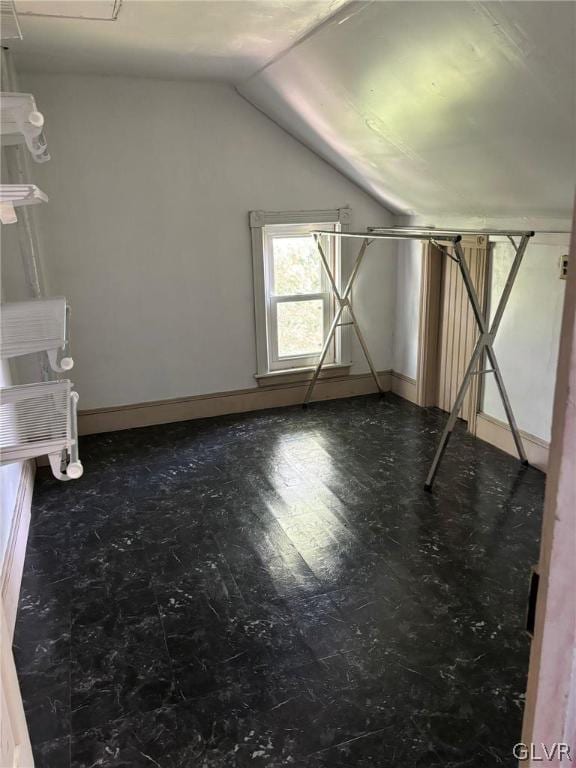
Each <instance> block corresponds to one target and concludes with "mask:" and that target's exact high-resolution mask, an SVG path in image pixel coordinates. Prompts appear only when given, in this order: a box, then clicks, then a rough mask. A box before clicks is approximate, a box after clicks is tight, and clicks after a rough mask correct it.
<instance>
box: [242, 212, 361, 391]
mask: <svg viewBox="0 0 576 768" xmlns="http://www.w3.org/2000/svg"><path fill="white" fill-rule="evenodd" d="M350 218H351V211H350V209H349V208H340V209H335V210H328V211H298V212H290V211H275V212H265V211H252V212H251V213H250V227H251V230H252V258H253V270H254V308H255V325H256V357H257V373H256V377H257V378H259V377H266V376H273V375H278V374H281V373H285V372H291V373H297V372H298V371H309V370H310V369H311V368H313V367H314V366H315V365H316V364H317V362H318V354H312V355H310V354H303V355H296V356H294V357H284V358H281V357H279V355H278V349H277V336H276V333H273V332H272V328H276V327H277V326H276V317H277V307H278V304H279V303H282V302H286V301H288V302H293V301H307V300H311V299H321V300H322V301H324V306H325V309H324V328H325V330H326V332H327V330H328V326H329V324H330V322H331V321H332V318H333V316H334V311H335V302H334V296H333V294H332V291H331V289H330V284H329V281H328V277H327V275H326V274H325V270H324V269H323V270H322V291H321V292H319V293H314V294H296V295H287V296H275V295H274V294H273V291H272V286H273V277H274V276H273V265H272V258H271V247H270V246H271V243H272V238H273V237H274V236H278V235H282V234H286V235H288V234H290V235H298V234H308V233H310V232H311V231H312V230H314V229H318V228H324V229H333V228H334V229H336V230H340V231H347V230H348V229H349V224H350ZM325 243H326V250H325V253H326V255H327V258H328V260H329V263H330V265H331V268H332V269H333V270H334V274H335V278H336V283H337V285H338V286H339V287H340V285H341V282H342V276H341V272H342V254H341V248H340V244H341V240H340V238H326V240H325ZM328 355H329V357H328V360H327V363H326V367H327V368H330V367H339V366H349V365H350V337H349V333H348V332H347V329H346V328H338V329H337V332H336V334H335V341H334V344H333V347H332V349H331V350H329V353H328Z"/></svg>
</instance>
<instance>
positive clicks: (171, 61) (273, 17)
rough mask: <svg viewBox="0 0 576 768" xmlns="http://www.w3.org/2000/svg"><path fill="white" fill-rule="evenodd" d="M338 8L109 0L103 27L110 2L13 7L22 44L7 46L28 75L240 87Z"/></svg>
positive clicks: (32, 1) (280, 0)
mask: <svg viewBox="0 0 576 768" xmlns="http://www.w3.org/2000/svg"><path fill="white" fill-rule="evenodd" d="M345 1H346V0H122V3H121V5H120V4H119V2H118V0H116V9H117V10H118V7H119V10H118V13H117V18H116V20H115V21H103V20H99V19H97V18H93V17H94V16H98V15H101V16H104V15H105V6H106V5H110V6H112V7H113V6H114V0H16V9H17V11H18V13H19V15H20V23H21V26H22V32H23V34H24V39H23V40H22V41H21V42H18V43H13V44H12V46H11V47H12V48H13V49H14V51H15V52H16V55H17V56H18V57H19V64H20V65H21V68H26V69H30V70H42V71H45V72H46V71H47V72H81V73H89V72H90V73H93V72H96V73H99V74H106V75H133V76H136V77H156V78H167V79H172V78H183V79H188V80H198V79H202V80H206V79H207V80H225V81H228V82H239V81H241V80H242V79H244V78H246V77H248V76H249V75H251V74H253V73H254V72H255V71H256V70H257V69H259V68H260V67H262V66H264V64H266V63H267V62H269V61H270V60H271V59H273V58H274V57H275V56H277V55H278V54H280V53H281V52H282V51H284V50H286V49H287V48H289V47H290V46H291V45H293V44H294V43H295V42H296V41H297V40H299V39H300V38H301V37H302V36H303V35H305V34H306V33H307V32H308V31H309V30H310V29H313V28H314V27H316V26H317V25H318V24H319V23H320V22H322V21H323V20H324V19H325V18H326V17H327V16H329V15H330V14H332V13H334V12H335V11H337V10H338V8H339V7H340V6H342V5H343V4H344V3H345ZM30 11H33V12H34V14H43V13H44V14H48V13H50V14H55V15H52V16H45V15H29V12H30ZM75 16H76V18H74V17H75ZM81 16H85V17H88V18H78V17H81ZM66 17H68V18H66ZM70 17H71V18H70ZM91 17H92V18H91Z"/></svg>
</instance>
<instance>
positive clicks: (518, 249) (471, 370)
mask: <svg viewBox="0 0 576 768" xmlns="http://www.w3.org/2000/svg"><path fill="white" fill-rule="evenodd" d="M468 234H471V235H472V234H473V235H486V236H488V237H490V236H493V237H494V236H498V237H506V238H508V239H509V240H510V242H511V243H512V246H513V248H514V250H515V253H516V255H515V257H514V261H513V262H512V266H511V267H510V271H509V273H508V277H507V279H506V283H505V285H504V290H503V291H502V295H501V297H500V301H499V302H498V306H497V308H496V313H495V315H494V319H493V320H492V324H490V323H489V319H488V317H487V316H486V315H485V313H484V311H483V309H482V305H481V303H480V300H479V298H478V294H477V292H476V288H475V287H474V283H473V282H472V277H471V275H470V270H469V268H468V265H467V263H466V259H465V257H464V251H463V249H462V244H461V241H462V236H463V235H468ZM313 235H314V239H315V242H316V247H317V248H318V253H319V254H320V258H321V260H322V264H323V265H324V269H325V270H326V273H327V275H328V279H329V281H330V286H331V288H332V292H333V294H334V298H335V300H336V304H337V307H338V308H337V310H336V313H335V315H334V319H333V320H332V323H331V325H330V328H329V330H328V335H327V336H326V339H325V341H324V345H323V347H322V351H321V352H320V357H319V358H318V363H317V365H316V369H315V370H314V374H313V376H312V379H311V381H310V384H309V386H308V389H307V391H306V395H305V397H304V403H303V405H304V406H306V405H307V404H308V402H309V401H310V398H311V397H312V392H313V390H314V386H315V385H316V382H317V380H318V376H319V375H320V371H321V369H322V365H323V363H324V359H325V357H326V353H327V351H328V348H329V346H330V343H331V341H332V338H333V336H334V334H335V332H336V328H337V327H338V326H339V325H341V323H340V322H339V321H340V317H341V315H342V313H343V311H344V309H347V310H348V313H349V315H350V320H351V322H350V325H352V326H353V327H354V330H355V331H356V334H357V336H358V340H359V341H360V345H361V347H362V350H363V352H364V355H365V357H366V360H367V362H368V365H369V367H370V371H371V373H372V376H373V378H374V381H375V383H376V386H377V388H378V391H379V392H380V394H383V390H382V387H381V384H380V381H379V380H378V375H377V373H376V369H375V367H374V363H373V362H372V359H371V357H370V353H369V351H368V347H367V345H366V341H365V339H364V337H363V335H362V332H361V330H360V328H359V326H358V321H357V319H356V316H355V314H354V312H353V310H352V307H351V304H350V298H349V297H350V293H351V291H352V286H353V284H354V280H355V279H356V277H357V275H358V271H359V269H360V265H361V263H362V260H363V258H364V254H365V252H366V249H367V248H368V246H369V245H371V243H373V242H374V241H375V240H378V239H387V240H422V241H427V242H431V243H433V244H434V245H436V246H437V247H439V248H440V249H441V250H442V251H443V253H445V254H446V255H447V256H448V257H449V258H451V259H452V260H453V261H455V262H456V263H457V264H458V267H459V269H460V274H461V275H462V279H463V280H464V286H465V288H466V293H467V295H468V299H469V301H470V304H471V306H472V311H473V313H474V317H475V319H476V323H477V325H478V329H479V331H480V335H479V337H478V340H477V342H476V345H475V347H474V350H473V352H472V355H471V357H470V362H469V363H468V367H467V368H466V372H465V373H464V378H463V379H462V383H461V385H460V388H459V390H458V394H457V395H456V400H455V401H454V405H453V406H452V410H451V411H450V414H449V416H448V420H447V422H446V426H445V427H444V430H443V432H442V435H441V437H440V442H439V444H438V447H437V449H436V454H435V456H434V459H433V461H432V465H431V467H430V471H429V472H428V476H427V477H426V482H425V484H424V488H425V489H426V490H427V491H430V490H431V489H432V484H433V482H434V478H435V477H436V473H437V471H438V467H439V465H440V462H441V460H442V456H443V455H444V451H445V450H446V446H447V445H448V441H449V439H450V436H451V435H452V431H453V429H454V425H455V424H456V419H457V418H458V413H459V411H460V409H461V407H462V403H463V402H464V398H465V397H466V392H467V391H468V387H469V386H470V382H471V380H472V376H473V375H474V374H475V373H478V374H479V375H483V374H485V373H493V374H494V377H495V379H496V384H497V387H498V391H499V393H500V397H501V399H502V403H503V405H504V410H505V411H506V418H507V419H508V423H509V425H510V430H511V431H512V436H513V438H514V443H515V445H516V450H517V451H518V456H519V457H520V461H521V462H522V464H528V460H527V458H526V452H525V451H524V446H523V444H522V438H521V437H520V432H519V430H518V426H517V424H516V419H515V418H514V413H513V411H512V406H511V405H510V399H509V397H508V394H507V392H506V387H505V386H504V380H503V378H502V373H501V371H500V366H499V365H498V361H497V359H496V353H495V352H494V339H495V338H496V334H497V332H498V328H499V327H500V323H501V321H502V316H503V314H504V310H505V309H506V304H507V303H508V299H509V297H510V293H511V291H512V288H513V286H514V281H515V280H516V276H517V275H518V270H519V269H520V264H521V263H522V258H523V257H524V253H525V251H526V247H527V246H528V243H529V241H530V238H531V237H533V236H534V232H532V231H521V230H515V231H508V230H507V231H501V230H487V229H479V230H466V229H435V228H432V227H390V228H386V227H371V228H369V229H368V231H367V232H334V231H330V230H316V231H315V232H313ZM322 236H328V237H352V238H360V239H361V240H362V244H361V246H360V250H359V252H358V255H357V257H356V261H355V262H354V266H353V268H352V272H351V273H350V277H349V278H348V282H347V283H346V286H345V288H344V290H343V291H342V292H340V291H339V289H338V285H337V283H336V280H335V277H334V275H333V273H332V271H331V270H330V265H329V263H328V260H327V258H326V255H325V254H324V251H323V249H322V243H321V241H320V239H321V237H322ZM514 238H519V241H518V243H516V241H515V240H514ZM447 246H448V247H452V248H453V252H452V253H448V251H446V247H447ZM483 353H486V355H487V357H488V360H489V361H490V365H491V366H492V367H491V368H489V369H486V370H482V371H478V372H476V371H475V368H476V366H477V364H478V362H479V360H481V358H482V355H483Z"/></svg>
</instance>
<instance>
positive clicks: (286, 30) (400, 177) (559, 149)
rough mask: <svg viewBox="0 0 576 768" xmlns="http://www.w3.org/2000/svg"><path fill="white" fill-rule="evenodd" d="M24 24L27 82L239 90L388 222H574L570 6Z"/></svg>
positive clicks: (431, 3) (269, 4) (428, 3)
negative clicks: (108, 77) (82, 77)
mask: <svg viewBox="0 0 576 768" xmlns="http://www.w3.org/2000/svg"><path fill="white" fill-rule="evenodd" d="M39 1H40V0H35V2H36V3H38V2H39ZM41 1H42V2H43V3H50V2H55V0H41ZM69 1H70V0H68V2H69ZM103 1H104V0H102V2H103ZM58 2H59V4H62V3H63V2H66V0H58ZM75 2H76V3H78V2H79V0H75ZM25 3H26V0H17V6H18V7H19V8H22V6H23V5H25ZM81 4H83V5H86V0H82V3H81ZM21 23H22V29H23V33H24V40H23V41H22V42H19V43H18V44H16V45H11V48H12V49H13V50H15V52H16V55H17V65H18V68H19V69H21V70H22V69H24V70H25V69H31V70H36V71H38V70H40V71H67V72H97V73H104V74H128V75H138V76H149V77H165V78H187V79H206V78H209V79H220V80H227V81H230V82H234V83H235V84H236V86H237V88H238V91H239V92H240V93H241V94H242V95H243V96H245V97H246V98H247V99H249V100H250V101H251V102H252V103H253V104H254V105H256V106H257V107H258V108H259V109H261V110H262V111H263V112H264V113H265V114H267V115H269V116H270V117H271V118H272V119H273V120H275V121H276V122H277V123H278V124H279V125H281V126H282V127H283V128H285V129H286V130H287V131H288V132H289V133H291V134H292V135H294V136H296V137H297V138H298V139H300V140H301V141H302V142H303V143H305V144H306V145H308V146H309V147H311V148H312V149H313V150H314V151H315V152H317V153H318V154H319V155H321V156H322V157H324V158H325V159H326V160H328V162H330V163H331V164H332V165H333V166H335V167H336V168H338V169H339V170H341V171H342V172H343V173H344V174H345V175H347V176H348V177H349V178H351V179H352V180H354V181H355V182H356V183H357V184H359V185H360V186H361V187H363V188H364V189H366V190H367V191H368V192H369V193H370V194H371V195H373V196H374V197H375V198H376V199H378V200H380V201H381V202H382V203H384V204H385V205H387V206H388V207H391V208H393V209H395V210H397V211H402V212H414V213H417V214H421V215H435V216H436V217H437V218H438V217H446V216H451V217H475V218H486V219H493V218H502V219H504V218H508V219H509V218H512V217H525V218H531V217H532V218H534V217H539V218H562V217H566V218H567V217H569V215H570V210H571V207H572V203H573V196H574V187H575V182H576V147H575V144H576V138H575V137H576V3H575V2H571V1H570V0H568V1H564V2H562V1H559V2H555V1H554V0H528V1H527V2H523V1H518V2H512V1H508V2H501V1H500V0H495V1H492V2H481V1H478V0H469V1H468V2H465V1H460V0H448V1H446V2H437V1H436V0H419V1H418V0H400V1H394V0H371V1H367V2H352V3H345V2H344V0H282V1H281V0H231V1H230V2H220V0H180V1H179V2H173V0H124V3H123V5H122V7H121V10H120V14H119V16H118V20H117V21H86V20H70V19H54V18H39V17H32V16H22V17H21Z"/></svg>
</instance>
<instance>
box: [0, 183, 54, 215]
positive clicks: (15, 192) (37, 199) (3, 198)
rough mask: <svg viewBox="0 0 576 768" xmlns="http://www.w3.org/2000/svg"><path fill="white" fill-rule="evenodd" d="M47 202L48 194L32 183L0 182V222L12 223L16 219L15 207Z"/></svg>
mask: <svg viewBox="0 0 576 768" xmlns="http://www.w3.org/2000/svg"><path fill="white" fill-rule="evenodd" d="M47 202H48V195H45V194H44V192H42V190H41V189H38V187H36V186H35V185H34V184H0V222H2V224H13V223H14V222H15V221H16V220H17V217H16V211H15V208H20V207H21V206H23V205H36V204H38V203H47Z"/></svg>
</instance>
